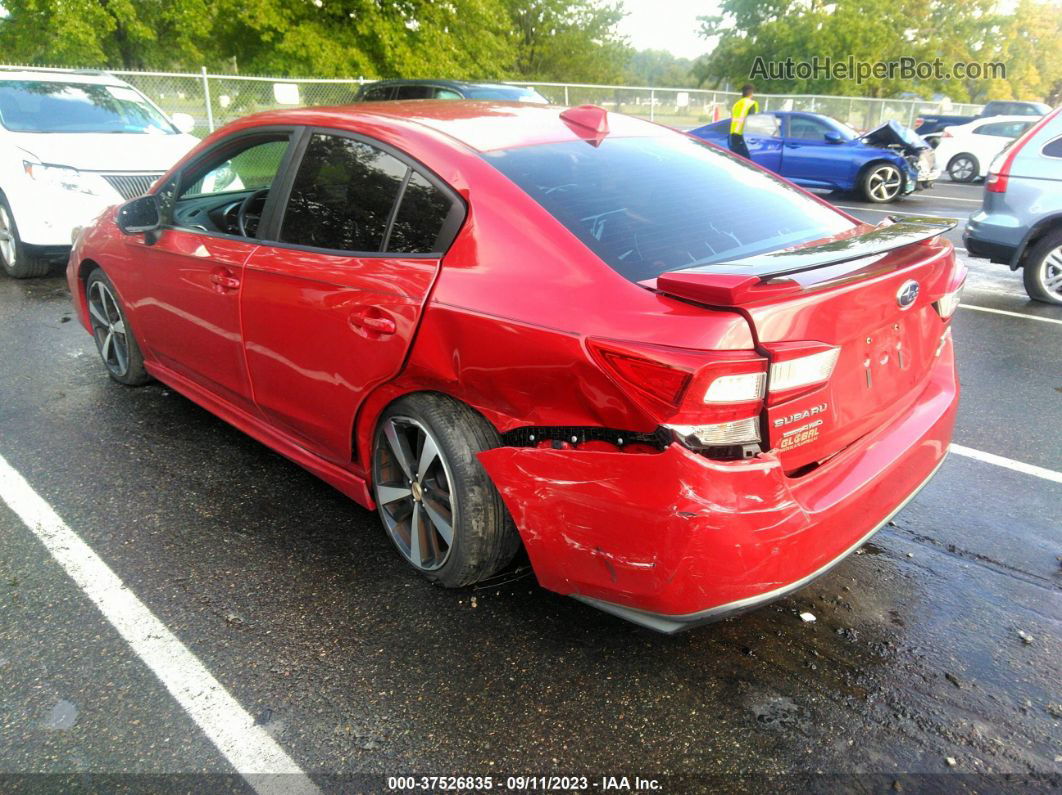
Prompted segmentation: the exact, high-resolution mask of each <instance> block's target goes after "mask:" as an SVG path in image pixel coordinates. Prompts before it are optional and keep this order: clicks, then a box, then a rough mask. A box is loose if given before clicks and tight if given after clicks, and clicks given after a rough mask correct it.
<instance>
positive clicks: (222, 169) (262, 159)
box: [159, 132, 289, 238]
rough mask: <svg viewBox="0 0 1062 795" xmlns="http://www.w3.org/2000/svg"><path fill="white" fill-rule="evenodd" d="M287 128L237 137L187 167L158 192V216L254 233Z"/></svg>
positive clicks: (187, 225)
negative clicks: (161, 214)
mask: <svg viewBox="0 0 1062 795" xmlns="http://www.w3.org/2000/svg"><path fill="white" fill-rule="evenodd" d="M288 138H289V134H288V133H283V132H281V133H267V134H262V135H254V136H249V137H240V138H237V139H236V140H233V141H230V142H228V143H227V144H223V145H222V148H221V149H220V150H216V151H214V152H211V153H209V154H207V155H205V156H204V157H203V158H202V159H200V160H197V161H195V162H194V163H192V164H190V165H189V166H187V167H186V168H185V169H184V170H183V171H182V172H181V175H180V181H179V185H180V187H179V189H175V184H174V180H170V182H168V183H166V185H164V186H163V187H162V189H161V190H160V192H159V200H160V204H161V206H162V210H163V218H164V219H168V223H170V224H172V225H173V226H176V227H178V228H181V229H191V230H196V231H199V232H208V233H214V232H220V233H222V234H227V235H238V236H240V237H246V238H256V237H257V236H258V225H259V222H260V221H261V218H262V212H263V210H264V209H265V204H266V200H267V198H268V197H269V192H270V190H271V188H272V187H273V182H274V181H275V180H276V177H277V174H278V173H279V171H280V164H281V162H282V161H283V159H284V155H285V153H286V152H287V149H288Z"/></svg>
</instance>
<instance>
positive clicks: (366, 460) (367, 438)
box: [351, 375, 512, 476]
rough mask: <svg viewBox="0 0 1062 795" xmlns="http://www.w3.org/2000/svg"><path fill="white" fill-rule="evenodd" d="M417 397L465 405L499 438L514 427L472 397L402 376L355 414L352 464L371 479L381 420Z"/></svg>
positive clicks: (377, 389) (371, 397)
mask: <svg viewBox="0 0 1062 795" xmlns="http://www.w3.org/2000/svg"><path fill="white" fill-rule="evenodd" d="M414 395H435V396H438V397H442V398H448V399H450V400H454V401H456V402H458V403H461V404H463V405H465V406H467V407H468V408H469V409H471V410H472V411H474V412H475V413H476V414H478V415H479V416H481V417H482V418H483V419H484V420H485V421H486V422H487V423H488V424H490V426H491V427H492V428H493V429H494V431H495V432H496V433H498V434H501V433H503V432H504V431H505V430H508V428H507V427H505V426H506V425H511V424H512V423H506V422H505V417H504V415H501V414H498V413H497V412H492V411H489V410H485V409H484V407H483V406H482V405H477V403H476V401H474V400H470V399H469V398H470V396H469V395H459V394H456V393H454V392H452V391H449V390H447V389H445V388H443V387H442V386H441V385H435V386H434V388H425V387H424V386H423V385H420V384H414V383H411V382H409V381H407V380H404V379H403V377H402V376H401V375H400V376H399V377H398V379H396V380H394V381H391V382H388V383H386V384H381V385H380V386H379V387H377V388H376V389H375V390H373V391H372V393H371V394H370V395H369V396H368V397H367V398H366V399H365V400H364V401H362V404H361V406H359V407H358V410H357V413H356V414H355V417H354V422H353V427H352V429H351V460H352V461H353V462H354V463H355V464H361V465H362V466H364V468H365V473H366V475H368V476H371V474H372V472H371V470H372V445H373V436H374V434H375V433H376V428H377V426H378V425H379V423H380V418H381V417H383V415H384V414H385V413H386V412H387V410H388V409H389V408H391V407H392V406H393V405H394V404H395V403H397V402H398V401H400V400H403V399H405V398H408V397H412V396H414Z"/></svg>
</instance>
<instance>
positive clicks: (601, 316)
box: [68, 101, 965, 632]
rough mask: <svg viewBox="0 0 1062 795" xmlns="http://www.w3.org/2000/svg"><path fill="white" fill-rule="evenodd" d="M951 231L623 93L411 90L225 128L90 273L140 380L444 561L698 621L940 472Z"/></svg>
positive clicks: (825, 551) (126, 208)
mask: <svg viewBox="0 0 1062 795" xmlns="http://www.w3.org/2000/svg"><path fill="white" fill-rule="evenodd" d="M948 228H950V225H949V224H948V223H942V222H941V220H940V219H929V218H927V219H923V218H906V219H904V220H902V221H901V220H892V219H890V220H887V221H885V222H884V223H882V224H881V225H878V226H870V225H868V224H864V223H861V222H859V221H858V220H856V219H854V218H852V217H850V216H848V215H846V214H844V213H842V212H841V211H839V210H837V209H835V208H833V207H831V206H829V205H828V204H826V203H825V202H822V201H820V200H819V199H817V198H815V197H814V196H811V195H809V194H807V193H805V192H804V191H802V190H800V189H799V188H796V187H794V186H793V185H791V184H789V183H787V182H786V181H784V180H782V179H780V178H779V177H776V176H774V175H773V174H770V173H768V172H766V171H764V170H762V169H760V168H758V167H757V166H755V165H753V164H751V163H749V162H748V161H746V160H743V159H741V158H739V157H736V156H734V155H732V154H730V153H729V152H724V151H721V150H719V149H717V148H715V147H713V146H712V145H710V144H707V143H705V142H703V141H699V140H697V139H694V138H691V137H690V136H687V135H685V134H683V133H680V132H677V131H675V130H672V129H669V128H666V127H662V126H659V125H656V124H652V123H649V122H646V121H642V120H638V119H633V118H629V117H625V116H622V115H618V114H612V113H606V112H605V111H604V110H602V109H600V108H594V107H582V108H574V109H570V110H564V109H562V108H556V107H546V106H529V105H526V104H522V103H504V102H472V101H468V102H465V101H447V102H436V101H417V102H395V103H378V104H366V105H362V106H358V105H355V106H350V107H342V108H318V109H303V110H291V111H280V112H270V113H264V114H260V115H257V116H252V117H249V118H246V119H243V120H241V121H238V122H236V123H234V124H231V125H229V126H228V127H226V128H224V129H221V130H219V131H218V132H216V133H214V134H213V135H211V136H210V137H209V138H207V139H206V140H205V141H203V142H202V144H201V145H200V146H199V147H198V148H196V149H195V150H193V151H192V152H191V153H190V154H189V155H188V156H187V157H185V158H184V160H182V161H181V162H180V163H178V164H177V165H176V166H175V167H174V168H173V170H172V171H170V172H169V173H168V174H167V175H165V176H164V177H163V178H162V179H161V180H159V182H158V183H157V184H156V186H155V187H154V189H153V190H152V192H151V193H150V194H148V195H147V196H144V197H142V198H139V199H135V200H133V201H131V202H129V203H127V204H125V205H123V206H121V207H119V208H115V209H112V210H110V211H108V212H107V213H105V214H104V215H103V216H102V217H101V218H100V219H99V220H98V221H97V222H96V223H95V225H94V226H92V227H91V228H88V229H86V230H85V231H84V232H83V233H82V234H81V235H80V236H79V239H78V240H77V241H76V244H75V246H74V248H73V252H72V254H71V259H70V264H69V269H68V277H69V281H70V287H71V290H72V293H73V296H74V300H75V302H76V305H77V309H78V311H79V315H80V319H81V322H82V323H83V324H84V326H85V328H86V329H88V330H89V331H90V332H91V333H92V334H93V336H94V337H95V339H96V344H97V347H98V349H99V353H100V357H101V359H102V360H103V364H104V366H105V367H106V369H107V372H108V373H109V374H110V376H111V377H112V378H113V379H114V380H116V381H118V382H120V383H123V384H128V385H137V384H143V383H145V382H147V381H148V380H149V379H151V378H155V379H158V380H159V381H162V382H164V383H166V384H168V385H169V386H171V387H172V388H173V389H175V390H177V391H178V392H180V393H182V394H184V395H185V396H187V397H188V398H190V399H191V400H193V401H195V402H197V403H199V404H200V405H202V406H203V407H205V408H207V409H208V410H209V411H212V412H214V413H215V414H217V415H218V416H219V417H221V418H223V419H225V420H227V421H228V422H230V423H232V424H233V425H235V426H236V427H238V428H240V429H242V430H244V431H245V432H247V433H248V434H250V435H251V436H253V437H254V438H256V439H258V440H259V441H261V442H263V443H264V444H266V445H268V446H269V447H271V448H272V449H274V450H276V451H278V452H279V453H281V454H283V455H285V456H287V457H288V458H290V459H291V460H293V461H295V462H296V463H298V464H300V465H302V466H303V467H305V468H307V469H308V470H310V471H311V472H314V473H316V474H317V475H319V476H320V477H321V478H323V479H324V480H326V481H327V482H328V483H331V484H332V485H333V486H335V487H336V488H338V489H339V490H341V491H342V492H344V493H345V494H347V495H349V496H350V497H351V498H352V499H354V500H355V501H356V502H358V503H359V504H361V505H363V506H365V507H367V508H375V509H376V510H377V511H378V512H379V515H380V519H381V521H382V523H383V525H384V529H385V531H386V533H387V534H388V536H389V537H390V538H391V540H392V541H393V542H394V544H395V546H396V547H397V548H398V551H399V552H400V553H401V555H402V556H404V557H405V559H406V560H407V561H408V562H409V563H410V565H412V566H413V568H414V569H416V570H417V571H418V572H420V573H421V574H423V575H424V576H426V577H427V578H428V579H430V580H432V581H434V582H437V583H439V584H441V585H445V586H465V585H469V584H471V583H475V582H477V581H479V580H482V579H484V578H486V577H489V576H491V575H493V574H495V573H497V572H498V571H499V570H501V569H502V568H504V567H505V566H506V565H507V564H508V563H509V562H510V561H511V559H512V558H513V556H514V554H515V553H516V552H517V551H518V549H519V548H520V547H521V545H522V546H523V548H524V549H525V550H526V551H527V554H528V556H529V558H530V561H531V565H532V567H533V568H534V571H535V574H536V576H537V578H538V581H539V583H541V585H542V586H543V587H545V588H549V589H551V590H554V591H557V592H559V593H562V594H568V595H571V596H573V597H576V598H578V599H581V600H583V601H584V602H586V603H588V604H591V605H594V606H596V607H598V608H601V609H603V610H606V611H608V612H610V613H614V614H616V615H618V616H621V617H623V618H626V619H629V620H631V621H635V622H637V623H639V624H642V625H644V626H648V627H652V628H654V629H657V630H661V631H664V632H673V631H675V630H677V629H681V628H683V627H687V626H690V625H692V624H695V623H699V622H704V621H709V620H713V619H717V618H719V617H722V616H725V615H728V614H731V613H734V612H737V611H741V610H746V609H749V608H752V607H755V606H757V605H760V604H763V603H765V602H767V601H769V600H772V599H775V598H777V597H779V596H781V595H783V594H786V593H788V592H790V591H792V590H794V589H796V588H799V587H801V586H802V585H804V584H806V583H807V582H809V581H810V580H811V579H812V578H814V577H816V576H817V575H819V574H821V573H823V572H824V571H826V570H827V569H829V568H830V567H831V566H832V565H834V564H835V563H837V562H838V561H840V560H841V559H842V558H844V557H845V556H846V555H847V554H848V553H850V552H852V551H853V550H855V549H856V548H858V547H859V546H860V545H861V544H863V542H864V541H866V540H867V538H869V537H870V535H871V534H872V533H874V532H875V530H877V529H878V528H879V527H881V526H882V525H883V524H884V523H885V522H887V521H888V519H889V518H890V517H891V516H892V515H893V514H895V513H896V511H898V510H899V509H900V508H901V507H902V506H903V505H904V504H905V503H906V502H907V501H908V500H909V499H910V498H911V497H912V496H913V495H914V494H915V493H916V492H917V491H918V490H919V488H921V486H922V485H924V484H925V483H926V481H927V480H928V479H929V478H930V477H931V476H932V475H933V473H934V472H935V471H936V469H937V467H938V466H939V465H940V463H941V461H942V460H943V458H944V456H945V454H946V452H947V449H948V442H949V439H950V436H951V431H952V424H953V420H954V416H955V409H956V402H957V398H958V387H957V384H956V377H955V367H954V360H953V355H952V345H951V339H950V328H949V323H950V319H951V316H952V313H953V312H954V310H955V307H956V306H957V304H958V300H959V292H960V289H961V286H962V282H963V279H964V276H965V272H964V270H963V268H962V267H961V266H960V265H957V264H956V261H955V257H954V253H953V249H952V246H951V244H950V243H949V242H947V240H945V238H944V237H943V233H944V232H945V231H947V229H948Z"/></svg>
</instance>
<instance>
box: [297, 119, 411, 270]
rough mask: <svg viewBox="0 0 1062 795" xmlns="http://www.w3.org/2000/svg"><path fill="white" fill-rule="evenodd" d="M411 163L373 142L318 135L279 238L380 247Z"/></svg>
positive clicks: (339, 247)
mask: <svg viewBox="0 0 1062 795" xmlns="http://www.w3.org/2000/svg"><path fill="white" fill-rule="evenodd" d="M406 170H407V167H406V165H405V164H404V163H402V162H400V161H399V160H398V159H397V158H394V157H392V156H391V155H389V154H387V153H386V152H384V151H383V150H381V149H377V148H376V147H375V146H370V145H369V144H367V143H363V142H362V141H355V140H353V139H351V138H343V137H340V136H337V135H322V134H317V135H314V136H313V137H312V138H311V139H310V143H309V146H307V148H306V153H305V155H303V158H302V162H301V163H300V164H299V170H298V172H297V173H296V174H295V182H294V184H293V185H292V188H291V197H290V198H289V199H288V206H287V209H286V210H285V212H284V222H283V226H282V228H281V232H280V239H281V240H282V241H285V242H287V243H296V244H298V245H303V246H312V247H314V248H326V249H335V250H337V251H372V252H377V251H380V250H381V248H382V246H383V240H384V233H385V232H386V230H387V224H388V222H389V221H390V218H391V210H392V208H393V207H394V204H395V199H396V198H398V191H399V189H400V188H401V186H402V182H403V181H404V180H405V177H406Z"/></svg>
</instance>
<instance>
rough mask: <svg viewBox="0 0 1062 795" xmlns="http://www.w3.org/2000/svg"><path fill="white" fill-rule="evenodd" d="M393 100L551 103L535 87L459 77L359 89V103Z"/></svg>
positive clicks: (384, 82)
mask: <svg viewBox="0 0 1062 795" xmlns="http://www.w3.org/2000/svg"><path fill="white" fill-rule="evenodd" d="M390 99H501V100H514V101H517V102H538V103H543V104H548V102H549V100H548V99H546V98H545V97H544V96H542V95H541V94H539V93H538V92H537V91H535V90H534V89H533V88H525V87H524V86H511V85H509V84H507V83H465V82H462V81H460V80H378V81H377V82H375V83H366V84H365V85H363V86H362V87H361V88H360V89H358V93H357V96H356V97H355V100H356V101H357V102H380V101H385V100H390Z"/></svg>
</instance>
